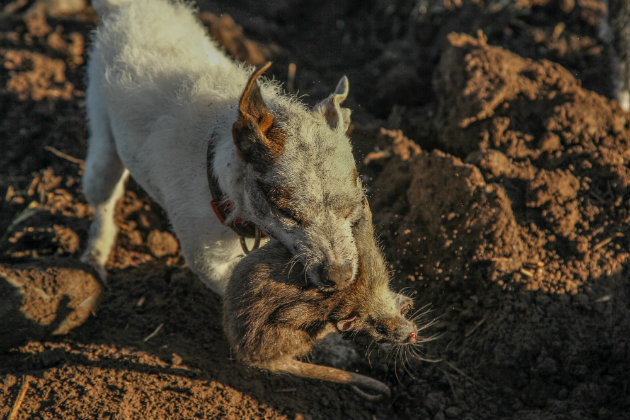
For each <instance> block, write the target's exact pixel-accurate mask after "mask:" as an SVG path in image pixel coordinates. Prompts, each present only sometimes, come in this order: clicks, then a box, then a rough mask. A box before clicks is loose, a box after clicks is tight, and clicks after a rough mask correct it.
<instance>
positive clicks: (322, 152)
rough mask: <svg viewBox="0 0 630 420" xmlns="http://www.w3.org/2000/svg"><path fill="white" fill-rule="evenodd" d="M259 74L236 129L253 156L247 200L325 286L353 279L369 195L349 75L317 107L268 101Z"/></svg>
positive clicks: (243, 152) (243, 149)
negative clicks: (357, 152)
mask: <svg viewBox="0 0 630 420" xmlns="http://www.w3.org/2000/svg"><path fill="white" fill-rule="evenodd" d="M267 68H268V66H265V67H263V68H261V69H260V70H258V71H257V72H255V73H254V74H253V75H252V76H251V77H250V79H249V82H248V84H247V86H246V88H245V90H244V92H243V95H242V97H241V100H240V103H239V112H238V118H237V120H236V122H235V123H234V125H233V127H232V135H233V137H234V142H235V145H236V148H237V150H238V153H239V156H240V157H241V159H242V160H243V162H245V167H246V170H245V177H244V180H243V181H244V186H245V194H244V197H243V205H244V206H245V211H246V212H247V214H248V216H249V217H250V218H251V220H252V222H254V223H256V224H258V225H259V226H261V227H262V229H263V230H264V231H266V232H268V233H269V234H271V235H272V236H274V237H275V238H276V239H278V240H279V241H281V242H282V243H283V244H284V246H286V247H287V248H288V249H289V250H290V251H291V252H292V254H293V255H294V258H296V259H297V260H299V261H301V262H302V263H303V265H304V267H305V276H306V278H307V280H308V281H310V282H311V283H313V284H315V285H316V286H318V287H319V288H321V289H324V290H325V289H330V290H333V289H338V288H343V287H345V286H347V285H349V284H350V283H351V282H352V281H353V279H354V277H355V275H356V272H357V249H356V244H355V240H354V237H353V235H352V231H351V228H352V226H353V225H354V224H355V223H356V222H357V221H358V220H360V219H361V217H362V216H363V212H364V203H363V198H364V193H363V188H362V186H361V182H360V179H359V177H358V174H357V170H356V166H355V162H354V158H353V155H352V149H351V146H350V141H349V139H348V137H347V136H346V131H347V128H348V125H349V124H350V110H349V109H344V108H341V106H340V104H341V103H342V102H343V101H344V100H345V99H346V97H347V95H348V79H347V78H346V77H345V76H344V77H342V79H341V80H340V82H339V84H338V85H337V88H336V89H335V91H334V92H333V93H332V94H331V95H330V96H328V98H326V99H325V100H323V101H322V102H320V103H319V104H317V105H316V106H315V107H314V108H313V109H306V108H305V107H304V106H303V105H301V104H299V103H298V102H297V101H295V100H287V99H286V98H279V97H274V98H269V99H271V101H272V102H270V104H272V109H273V112H272V111H271V110H270V109H269V108H268V107H267V105H266V104H265V101H264V100H263V97H262V94H261V92H260V88H259V87H258V84H257V82H256V78H257V77H258V76H259V75H260V74H261V73H262V72H263V71H265V70H266V69H267Z"/></svg>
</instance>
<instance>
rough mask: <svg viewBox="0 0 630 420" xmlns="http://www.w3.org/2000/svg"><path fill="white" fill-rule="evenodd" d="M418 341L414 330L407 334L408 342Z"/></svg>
mask: <svg viewBox="0 0 630 420" xmlns="http://www.w3.org/2000/svg"><path fill="white" fill-rule="evenodd" d="M417 341H418V334H416V333H415V332H412V333H410V334H409V342H410V343H415V342H417Z"/></svg>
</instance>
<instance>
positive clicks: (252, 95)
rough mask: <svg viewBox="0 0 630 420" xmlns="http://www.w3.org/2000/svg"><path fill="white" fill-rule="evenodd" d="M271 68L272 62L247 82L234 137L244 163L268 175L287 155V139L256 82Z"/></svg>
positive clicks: (233, 127)
mask: <svg viewBox="0 0 630 420" xmlns="http://www.w3.org/2000/svg"><path fill="white" fill-rule="evenodd" d="M270 66H271V62H268V63H267V64H265V65H264V66H262V67H260V68H259V69H258V70H256V71H255V72H254V73H253V74H252V75H251V76H250V78H249V80H248V81H247V85H246V86H245V89H244V90H243V94H242V95H241V99H240V101H239V105H238V111H239V112H238V118H237V119H236V121H235V122H234V124H233V125H232V137H233V138H234V143H235V145H236V148H237V149H238V154H239V157H240V158H241V159H243V160H244V161H245V162H247V163H251V164H253V165H254V167H255V168H256V170H258V171H259V172H265V171H266V170H267V169H268V168H269V167H270V166H271V165H272V164H273V161H274V160H275V159H277V158H278V157H279V156H280V155H281V154H282V152H283V151H284V144H285V142H286V137H285V135H284V133H283V132H282V130H281V129H280V128H279V127H278V124H277V122H276V120H275V118H274V116H273V114H272V113H271V111H269V109H268V108H267V105H266V104H265V101H264V100H263V97H262V94H261V93H260V87H259V86H258V83H256V79H257V78H258V77H259V76H260V75H261V74H262V73H264V72H265V70H267V69H268V68H269V67H270Z"/></svg>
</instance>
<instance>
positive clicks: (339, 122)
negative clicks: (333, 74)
mask: <svg viewBox="0 0 630 420" xmlns="http://www.w3.org/2000/svg"><path fill="white" fill-rule="evenodd" d="M348 92H350V82H348V78H347V77H346V76H343V77H342V78H341V79H340V80H339V83H337V87H336V88H335V91H334V92H333V93H331V94H330V95H329V96H328V97H327V98H326V99H324V100H323V101H321V102H320V103H318V104H317V105H315V106H314V107H313V111H315V112H320V113H322V114H324V118H326V122H327V123H328V125H329V126H330V128H332V129H333V130H342V131H343V132H344V133H345V132H346V131H348V127H350V114H351V113H352V111H350V110H349V109H348V108H342V107H341V106H340V105H341V104H342V103H343V101H345V100H346V98H347V97H348Z"/></svg>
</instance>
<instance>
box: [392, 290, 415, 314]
mask: <svg viewBox="0 0 630 420" xmlns="http://www.w3.org/2000/svg"><path fill="white" fill-rule="evenodd" d="M396 305H397V306H398V312H399V313H400V314H401V315H403V316H404V315H405V314H406V313H407V312H409V309H411V308H413V300H412V299H411V298H410V297H407V296H405V295H401V294H400V293H396Z"/></svg>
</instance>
